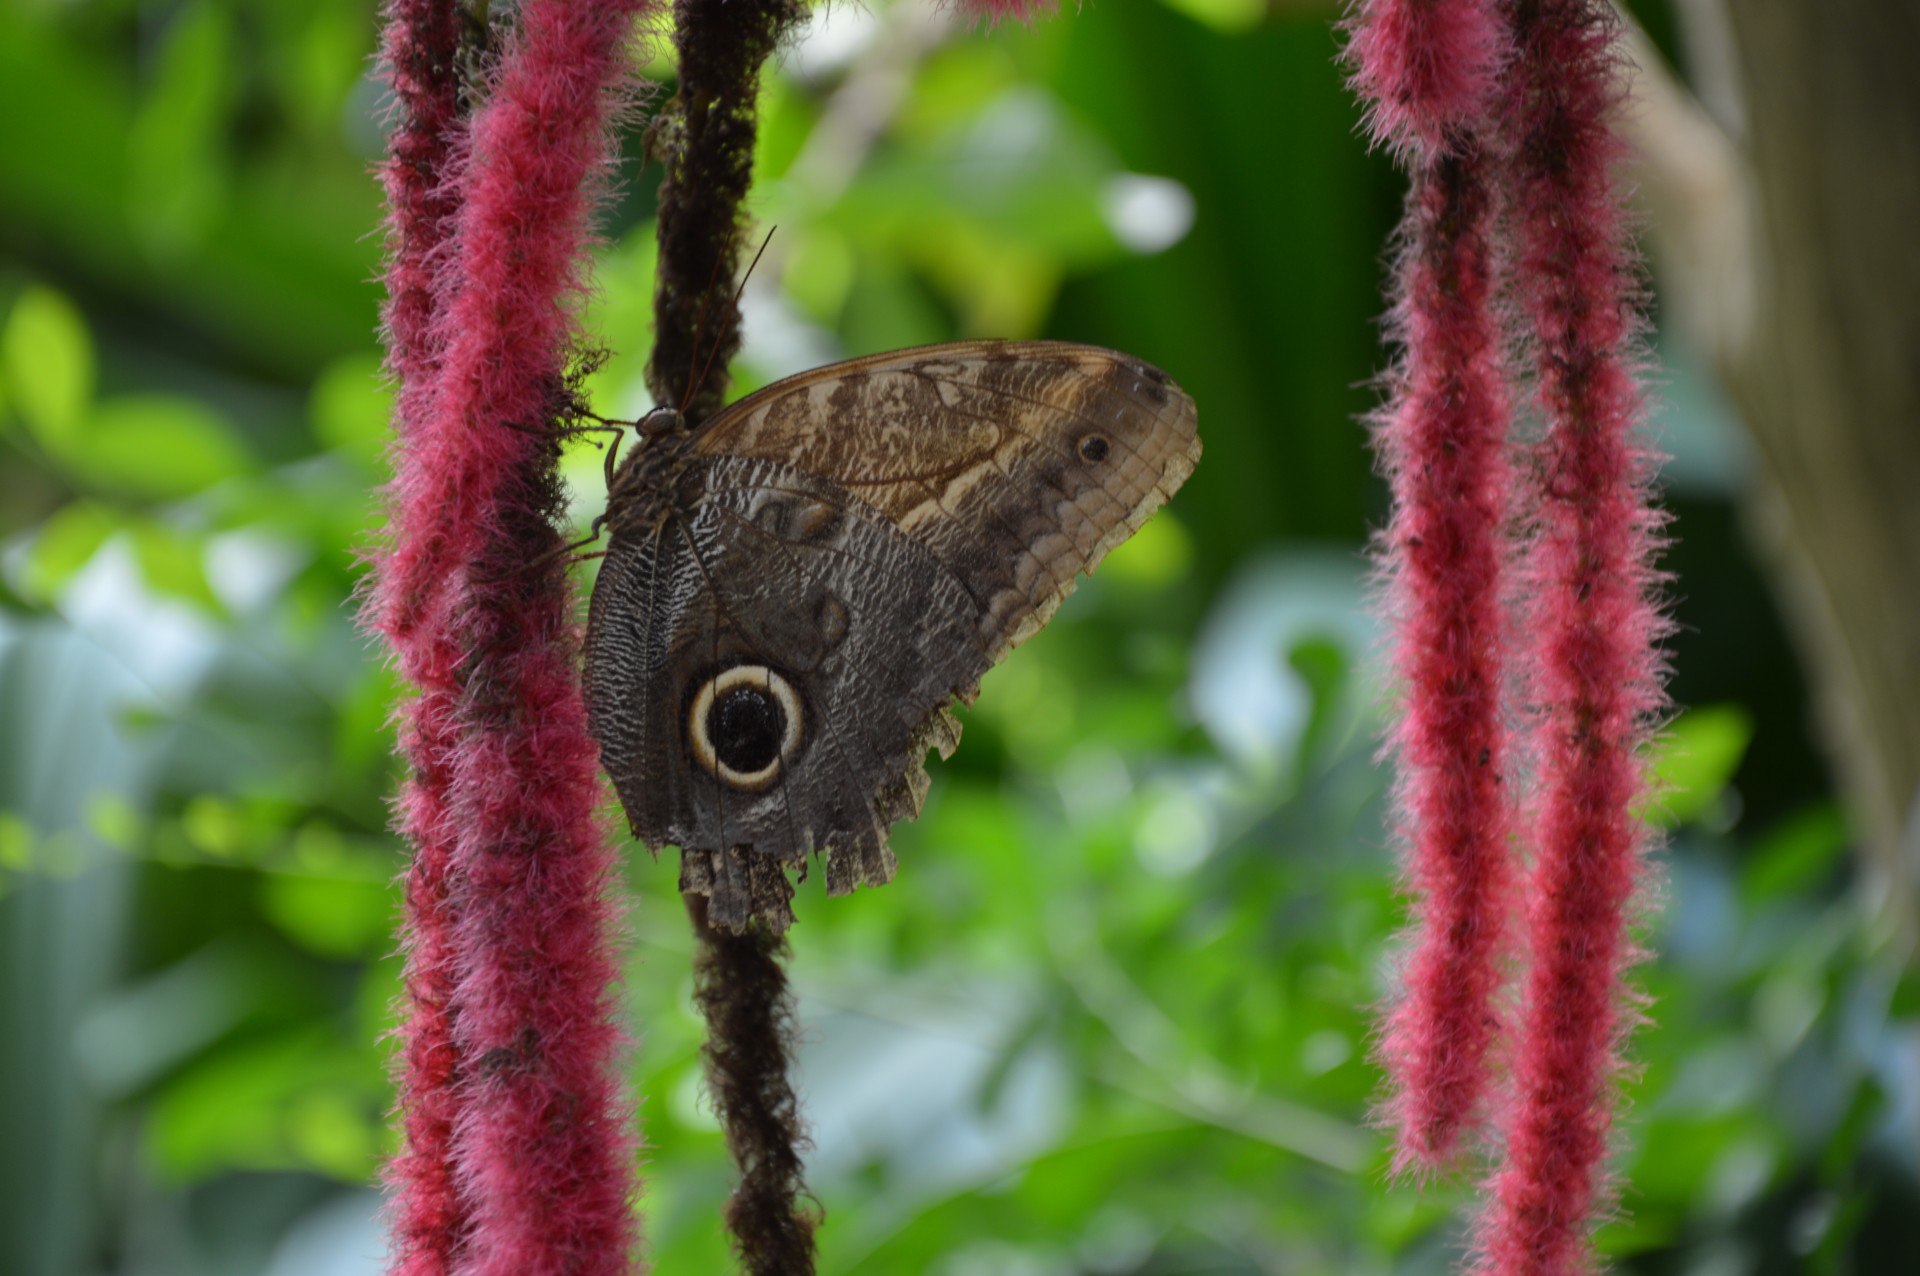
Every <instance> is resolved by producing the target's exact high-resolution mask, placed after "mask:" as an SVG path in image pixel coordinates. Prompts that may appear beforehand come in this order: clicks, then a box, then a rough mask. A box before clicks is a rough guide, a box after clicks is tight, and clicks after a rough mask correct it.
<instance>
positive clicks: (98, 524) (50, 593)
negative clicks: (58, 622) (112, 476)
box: [20, 501, 124, 601]
mask: <svg viewBox="0 0 1920 1276" xmlns="http://www.w3.org/2000/svg"><path fill="white" fill-rule="evenodd" d="M123 521H124V519H123V517H122V515H121V514H120V513H119V512H118V511H116V510H114V509H112V508H110V507H108V506H105V505H99V504H95V503H94V502H92V501H71V502H69V503H68V504H66V505H62V506H61V507H60V508H59V509H57V510H55V511H54V512H53V515H52V516H51V517H50V518H48V519H47V521H46V522H44V523H42V524H41V525H40V533H39V535H37V536H35V537H34V538H33V544H32V545H31V546H29V547H28V550H27V556H26V561H25V563H24V564H23V566H22V571H21V576H20V588H21V590H22V591H23V592H24V593H26V594H27V595H28V596H29V597H32V598H35V599H38V600H41V601H51V600H52V599H53V597H54V595H55V594H57V593H59V592H60V590H61V588H62V587H63V586H65V585H66V583H67V582H68V581H70V580H72V579H73V578H74V577H75V576H77V575H79V574H80V570H81V569H82V568H83V567H85V566H86V565H87V564H88V563H89V562H91V561H92V560H93V556H94V555H95V554H97V553H99V552H100V547H101V546H102V545H104V544H105V543H106V541H107V538H108V537H109V536H111V535H112V534H113V533H114V532H115V531H117V530H118V529H119V528H120V526H121V524H122V522H123Z"/></svg>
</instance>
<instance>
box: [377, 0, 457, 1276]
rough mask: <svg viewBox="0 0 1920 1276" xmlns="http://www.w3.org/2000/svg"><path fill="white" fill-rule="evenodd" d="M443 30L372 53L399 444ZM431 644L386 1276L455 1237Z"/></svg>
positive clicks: (419, 705)
mask: <svg viewBox="0 0 1920 1276" xmlns="http://www.w3.org/2000/svg"><path fill="white" fill-rule="evenodd" d="M456 36H457V32H456V25H455V13H454V8H453V6H452V5H451V4H445V3H437V2H436V0H394V2H393V3H392V4H391V5H390V6H389V8H388V11H387V21H386V30H385V36H384V41H383V48H382V57H383V60H384V62H385V64H386V68H387V72H388V76H389V79H390V81H391V83H392V86H393V91H394V96H395V103H396V106H397V108H398V111H399V119H398V120H397V122H396V126H395V128H394V131H393V135H392V138H391V141H390V144H389V157H388V160H387V163H386V164H385V165H384V166H383V168H382V170H381V176H382V178H383V180H384V183H385V186H386V191H387V204H388V207H389V209H390V210H391V212H390V217H389V230H390V236H389V237H390V241H391V244H392V257H391V260H390V261H389V263H388V268H387V281H386V282H387V294H388V300H387V306H386V311H385V319H386V327H387V349H388V358H387V368H388V371H389V372H390V373H391V374H392V376H393V377H394V379H395V380H396V382H397V383H398V386H399V398H398V402H397V403H396V405H395V411H394V425H395V430H396V433H397V434H398V436H399V438H400V440H401V441H402V442H401V445H402V447H405V446H406V444H407V441H408V440H411V439H414V438H416V437H417V436H418V434H419V432H420V430H421V429H422V428H423V422H424V418H425V415H426V412H427V409H428V406H429V404H430V400H431V390H432V386H433V380H434V375H435V373H436V372H437V370H438V368H439V352H438V349H437V343H436V341H435V339H434V335H433V322H434V310H435V304H436V301H435V274H436V270H437V268H438V263H439V262H440V261H441V260H442V259H443V258H444V256H445V254H446V246H447V244H448V243H449V242H450V239H451V235H452V231H453V217H454V214H455V212H456V211H457V208H458V204H457V201H456V199H455V198H454V194H453V191H452V188H451V183H450V180H449V174H450V170H451V168H452V165H453V162H454V155H455V152H456V150H457V149H458V146H457V138H458V135H459V132H460V120H459V101H458V81H457V79H456V76H455V73H454V54H455V45H456ZM376 619H378V617H377V616H376ZM442 646H443V644H429V643H424V642H417V643H411V644H406V645H402V646H401V647H399V649H398V650H399V654H400V656H401V664H402V669H403V672H404V673H405V674H406V676H407V677H408V678H409V679H410V680H411V681H412V682H413V683H414V684H415V685H416V686H418V687H420V688H422V690H421V694H420V695H419V696H418V697H417V698H416V699H415V700H413V701H412V702H411V703H410V704H408V705H407V706H406V708H405V710H404V711H403V714H402V722H401V732H400V745H401V748H402V750H403V751H404V752H405V753H406V755H407V756H408V757H409V758H411V759H412V760H413V774H412V775H411V776H410V777H409V778H408V780H407V782H406V785H405V788H404V790H403V795H402V798H401V803H400V810H401V831H402V832H403V833H404V834H405V836H406V838H407V840H408V841H409V842H410V843H412V845H413V848H414V854H413V859H412V861H411V863H410V864H409V865H408V868H407V874H406V878H405V892H406V896H405V898H406V924H405V935H404V947H405V951H406V958H407V966H406V974H405V979H404V988H405V1020H406V1028H405V1030H404V1032H403V1034H402V1035H403V1040H404V1048H403V1050H402V1051H401V1054H400V1058H399V1063H400V1068H401V1071H400V1075H399V1077H398V1078H397V1086H396V1089H397V1091H398V1096H399V1098H398V1107H399V1112H400V1114H401V1120H402V1126H403V1129H404V1132H405V1140H404V1143H403V1145H402V1147H401V1149H400V1151H399V1152H398V1153H397V1154H396V1155H395V1156H394V1158H393V1160H392V1162H391V1163H390V1164H389V1165H388V1166H387V1171H386V1179H387V1184H388V1187H389V1189H390V1191H391V1192H392V1206H391V1215H392V1217H391V1227H392V1232H393V1249H394V1265H393V1270H394V1272H395V1273H396V1276H444V1274H445V1273H446V1272H448V1271H449V1270H450V1267H451V1263H452V1258H453V1256H454V1255H455V1254H456V1253H457V1252H458V1249H459V1246H460V1240H461V1237H462V1236H463V1235H464V1233H465V1231H466V1209H465V1205H464V1203H463V1202H462V1201H461V1200H460V1198H459V1195H458V1193H457V1192H456V1190H455V1187H454V1182H453V1160H452V1157H453V1129H454V1122H455V1118H456V1115H457V1109H458V1098H457V1095H456V1091H455V1080H456V1076H457V1073H458V1063H457V1058H458V1056H457V1053H456V1051H455V1048H454V1044H453V1022H452V1014H451V1003H452V996H453V984H454V979H455V971H454V966H453V918H452V915H451V911H450V909H449V907H448V903H447V874H448V868H449V864H450V862H451V859H452V855H453V829H452V827H451V825H450V824H449V823H448V819H447V796H448V789H449V785H450V782H451V775H450V774H449V771H448V768H447V765H446V762H447V757H448V754H449V753H450V752H451V747H452V716H453V705H454V696H453V695H452V693H451V689H450V688H451V678H450V671H451V661H450V660H449V659H448V658H447V653H446V652H445V651H444V650H440V649H439V648H440V647H442ZM435 666H442V667H441V668H439V669H438V670H437V671H436V668H435Z"/></svg>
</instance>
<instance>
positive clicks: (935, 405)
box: [586, 342, 1199, 929]
mask: <svg viewBox="0 0 1920 1276" xmlns="http://www.w3.org/2000/svg"><path fill="white" fill-rule="evenodd" d="M1194 420H1195V417H1194V409H1193V404H1192V400H1191V399H1189V398H1187V396H1186V395H1185V394H1183V393H1182V392H1180V391H1179V389H1178V388H1177V387H1175V386H1173V384H1172V383H1171V382H1170V381H1169V380H1168V379H1167V378H1166V377H1165V376H1164V375H1162V374H1159V373H1158V372H1156V371H1155V370H1153V369H1151V368H1149V367H1147V365H1145V364H1142V363H1140V362H1139V361H1137V360H1133V359H1129V358H1128V357H1127V356H1124V355H1118V354H1114V353H1113V352H1110V351H1105V350H1100V349H1097V348H1094V347H1087V346H1072V345H1063V344H1058V343H1040V342H1021V343H959V344H955V345H950V346H935V347H928V348H924V349H920V350H911V351H903V352H900V353H897V354H891V355H884V356H878V357H875V358H871V359H863V360H855V361H852V362H850V363H845V364H836V365H833V366H831V367H828V368H823V369H819V370H817V371H814V372H809V373H805V374H803V375H801V376H798V377H794V378H790V379H788V380H786V381H782V382H779V383H777V384H775V385H773V386H769V387H767V388H766V389H765V390H762V391H760V392H758V393H757V394H754V395H751V396H749V397H747V398H746V399H743V400H741V401H740V402H739V403H736V404H734V405H733V406H732V407H730V408H728V409H727V410H726V411H724V412H722V413H720V414H718V415H716V416H715V417H714V418H713V419H712V420H711V421H710V422H708V423H707V425H706V426H705V427H704V428H703V429H702V430H701V431H699V432H698V433H697V434H696V435H695V436H694V438H693V440H692V443H691V447H690V450H689V453H688V455H687V456H686V457H684V458H683V459H682V460H681V462H680V464H679V465H678V467H677V469H676V472H675V479H674V482H673V483H672V485H671V490H670V491H668V490H662V491H655V492H650V493H647V494H646V497H645V499H646V500H647V501H650V502H652V503H653V506H652V508H651V509H650V510H649V511H646V512H643V513H642V515H641V516H639V517H631V518H628V519H625V520H623V521H622V523H621V525H619V526H618V527H617V528H616V532H615V534H614V535H613V537H612V538H611V539H610V541H609V545H608V553H607V558H606V561H605V563H604V564H603V566H602V569H601V575H600V579H599V582H598V583H597V584H596V586H595V589H594V598H593V610H592V616H591V619H590V622H589V629H588V644H587V647H588V651H587V688H586V689H587V699H588V707H589V712H590V715H591V718H592V725H593V728H594V734H595V736H596V737H597V738H598V739H599V740H600V741H601V747H602V760H603V763H604V764H605V765H606V767H607V770H608V773H609V774H610V775H611V776H612V777H613V780H614V784H615V787H616V789H617V790H618V792H619V794H620V798H621V801H622V803H623V804H624V805H625V807H626V809H627V812H628V816H629V819H630V820H631V822H632V824H633V828H634V832H635V834H636V835H637V836H638V837H639V838H640V839H641V840H642V841H644V842H646V843H647V844H648V845H649V846H652V847H655V848H656V849H657V848H658V847H660V846H663V845H677V846H679V847H681V849H682V853H683V861H682V864H683V867H682V887H683V889H691V890H696V891H699V892H701V893H703V894H706V895H708V896H709V909H708V916H709V919H710V920H711V921H713V922H714V923H715V924H717V925H723V926H727V927H728V928H731V929H737V928H739V927H741V926H744V925H745V924H746V922H747V920H748V919H750V918H752V917H760V918H762V919H764V920H765V921H766V922H768V923H769V924H770V925H772V926H774V928H775V929H780V928H783V927H784V926H785V925H786V924H787V922H788V921H790V920H791V911H790V908H789V906H788V900H789V899H790V897H791V893H792V887H791V885H790V884H789V883H788V881H787V878H786V875H785V873H784V871H783V866H784V865H789V864H802V865H803V864H804V863H805V860H806V856H807V855H808V854H809V853H810V852H821V853H824V855H825V857H826V868H827V884H828V889H829V891H830V892H831V893H834V894H841V893H845V892H846V891H849V890H852V889H853V888H854V887H855V886H857V885H859V884H860V883H862V882H872V883H879V882H884V881H886V880H888V879H889V878H890V877H891V876H892V873H893V866H894V861H893V857H892V854H891V853H890V852H889V851H888V849H887V845H886V836H887V829H888V827H889V826H890V825H891V824H892V823H893V822H894V821H895V820H897V819H900V818H902V817H908V816H912V815H915V814H917V813H918V812H919V809H920V803H921V800H922V798H923V797H924V795H925V792H926V786H927V777H926V772H925V769H924V761H925V757H926V752H927V750H928V749H929V748H939V749H940V750H941V752H942V754H943V755H944V754H945V753H947V752H950V751H951V749H952V747H953V745H954V744H955V743H956V742H957V740H958V738H959V728H958V724H957V723H956V722H954V720H953V719H952V718H951V716H950V715H949V713H948V706H949V705H950V704H951V703H952V702H953V701H954V700H955V699H956V698H958V699H961V700H971V699H972V697H973V695H974V694H975V693H976V692H977V691H978V689H979V682H980V677H981V675H983V674H984V673H985V672H986V670H987V669H988V668H990V667H991V666H992V665H993V664H994V663H995V662H996V661H997V660H999V659H1000V658H1001V657H1002V656H1004V655H1005V654H1006V652H1007V650H1008V649H1009V648H1010V647H1011V646H1013V645H1014V644H1016V643H1018V642H1019V641H1021V640H1022V639H1024V638H1025V637H1027V636H1028V635H1030V634H1032V633H1033V632H1035V631H1036V630H1038V629H1039V627H1040V626H1041V625H1042V624H1044V623H1045V621H1046V619H1047V617H1048V616H1050V615H1051V614H1052V613H1053V611H1054V609H1055V608H1056V607H1057V606H1058V605H1059V603H1060V600H1061V599H1062V598H1064V597H1065V596H1066V594H1067V593H1068V592H1069V591H1070V590H1071V589H1072V587H1073V583H1074V580H1075V578H1076V576H1077V575H1078V573H1079V572H1081V571H1085V570H1091V569H1092V567H1093V566H1094V565H1095V564H1096V563H1098V562H1099V560H1100V559H1101V558H1102V557H1103V556H1104V555H1105V554H1106V552H1107V551H1108V550H1109V549H1111V548H1112V547H1113V546H1114V545H1117V544H1118V543H1119V542H1120V541H1122V540H1124V539H1125V538H1126V537H1127V536H1128V535H1129V534H1131V532H1132V531H1133V530H1134V529H1136V528H1137V527H1139V525H1140V524H1141V523H1142V522H1144V521H1145V519H1146V518H1147V516H1148V515H1149V514H1151V513H1152V511H1153V510H1154V509H1155V508H1156V507H1157V506H1159V504H1160V503H1161V502H1163V501H1164V500H1165V499H1166V497H1167V496H1168V495H1170V494H1171V493H1172V492H1173V491H1174V489H1176V488H1177V487H1178V486H1179V485H1180V483H1181V481H1183V480H1184V479H1185V478H1186V476H1187V474H1188V473H1189V472H1190V471H1191V470H1192V467H1193V463H1194V460H1195V459H1196V458H1197V456H1198V452H1199V442H1198V439H1197V437H1196V435H1195V432H1194Z"/></svg>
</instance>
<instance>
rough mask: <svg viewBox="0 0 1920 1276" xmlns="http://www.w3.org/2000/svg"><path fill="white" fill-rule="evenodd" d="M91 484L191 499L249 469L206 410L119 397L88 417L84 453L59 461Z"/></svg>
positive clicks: (196, 403)
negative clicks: (198, 493) (205, 489)
mask: <svg viewBox="0 0 1920 1276" xmlns="http://www.w3.org/2000/svg"><path fill="white" fill-rule="evenodd" d="M64 460H65V463H66V464H67V466H68V467H69V468H70V469H72V470H73V471H74V472H75V473H76V474H77V475H79V476H80V477H81V478H82V479H84V480H86V481H87V482H89V483H93V484H98V485H99V486H101V487H104V488H108V489H111V490H113V491H116V492H122V493H125V494H127V495H129V496H136V497H147V498H152V499H160V500H165V499H170V498H175V497H181V496H189V495H192V494H193V493H194V492H198V491H201V490H202V489H204V488H207V487H211V486H212V485H213V484H215V483H218V482H219V481H220V480H222V479H227V478H232V477H234V476H235V475H238V474H244V473H247V472H248V471H249V470H251V469H252V468H253V465H252V461H251V459H250V458H249V457H248V456H247V454H246V451H245V449H243V448H242V447H241V446H240V442H239V440H238V439H236V438H235V437H234V435H233V432H232V431H231V430H230V429H229V428H228V427H227V424H226V423H225V422H224V421H222V420H221V419H220V417H219V416H218V414H216V413H215V411H214V410H213V409H212V408H211V407H209V406H208V405H207V404H205V403H203V402H201V401H200V400H198V399H188V398H179V397H175V396H172V395H160V394H152V395H125V396H122V397H119V398H115V399H110V400H108V401H106V402H105V403H102V404H101V405H100V407H99V408H98V409H97V410H96V411H95V412H94V416H93V424H92V428H91V429H89V430H88V432H87V438H86V447H85V448H84V449H83V450H80V451H77V452H74V453H72V454H70V455H68V456H67V457H66V458H64Z"/></svg>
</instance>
